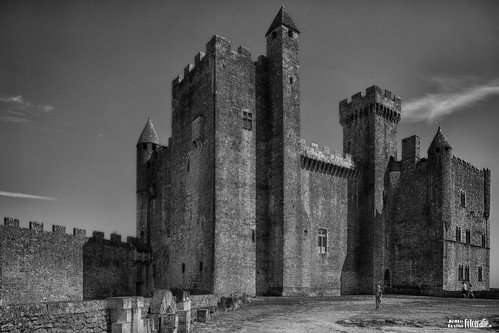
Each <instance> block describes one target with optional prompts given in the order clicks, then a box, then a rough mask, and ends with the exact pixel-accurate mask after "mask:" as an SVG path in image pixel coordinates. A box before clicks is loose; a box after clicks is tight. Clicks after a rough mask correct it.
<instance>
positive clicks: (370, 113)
mask: <svg viewBox="0 0 499 333" xmlns="http://www.w3.org/2000/svg"><path fill="white" fill-rule="evenodd" d="M400 107H401V100H400V98H399V97H398V96H395V95H394V94H392V93H391V92H390V91H388V90H383V89H382V88H380V87H378V86H372V87H370V88H367V90H366V94H365V96H362V94H361V93H360V92H359V93H357V94H355V95H353V96H352V101H351V102H350V103H348V102H347V100H343V101H341V102H340V123H341V125H342V126H343V145H344V147H343V150H344V151H345V153H347V154H351V155H352V157H353V158H354V160H355V162H356V164H357V168H358V169H359V172H360V177H359V179H358V184H355V185H353V184H352V185H351V186H350V188H349V191H355V192H357V193H358V213H357V221H356V223H357V226H356V228H353V229H354V230H358V233H359V235H358V240H359V243H360V244H362V246H359V247H358V252H357V253H356V257H357V274H358V288H359V291H360V292H371V291H372V288H373V286H374V285H375V284H377V283H379V284H382V282H383V278H384V277H383V274H384V272H385V270H386V269H387V268H389V267H388V263H387V260H386V257H387V248H386V246H385V235H386V233H387V232H388V231H389V229H388V228H387V226H386V225H385V224H386V223H385V218H383V216H382V214H383V205H384V203H385V200H384V198H386V191H385V188H384V186H385V181H384V180H385V175H386V172H387V166H388V162H389V160H390V157H394V158H396V157H397V124H398V122H399V121H400V112H401V108H400Z"/></svg>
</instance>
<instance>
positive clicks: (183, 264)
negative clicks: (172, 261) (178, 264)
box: [182, 263, 185, 274]
mask: <svg viewBox="0 0 499 333" xmlns="http://www.w3.org/2000/svg"><path fill="white" fill-rule="evenodd" d="M184 273H185V263H182V274H184Z"/></svg>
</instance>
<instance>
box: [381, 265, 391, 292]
mask: <svg viewBox="0 0 499 333" xmlns="http://www.w3.org/2000/svg"><path fill="white" fill-rule="evenodd" d="M383 286H384V290H385V293H389V292H390V288H391V280H390V270H389V269H388V268H387V269H386V270H385V279H384V283H383Z"/></svg>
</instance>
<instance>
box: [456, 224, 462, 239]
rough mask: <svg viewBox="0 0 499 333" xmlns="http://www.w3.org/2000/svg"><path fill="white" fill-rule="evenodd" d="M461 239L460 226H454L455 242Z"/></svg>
mask: <svg viewBox="0 0 499 333" xmlns="http://www.w3.org/2000/svg"><path fill="white" fill-rule="evenodd" d="M460 241H461V227H456V242H460Z"/></svg>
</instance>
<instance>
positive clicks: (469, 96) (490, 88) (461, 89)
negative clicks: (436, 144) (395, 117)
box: [402, 77, 499, 122]
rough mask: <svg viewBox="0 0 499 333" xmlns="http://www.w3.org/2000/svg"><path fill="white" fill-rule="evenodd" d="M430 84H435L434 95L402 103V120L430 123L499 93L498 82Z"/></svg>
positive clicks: (443, 81)
mask: <svg viewBox="0 0 499 333" xmlns="http://www.w3.org/2000/svg"><path fill="white" fill-rule="evenodd" d="M431 81H432V82H433V83H435V84H436V92H435V93H429V94H426V95H424V96H421V97H418V98H415V99H412V100H409V101H407V102H406V103H403V104H402V111H403V117H404V119H406V120H409V121H427V122H433V121H436V120H438V119H440V118H442V117H444V116H446V115H449V114H451V113H454V112H456V111H460V110H462V109H464V108H465V107H467V106H470V105H472V104H473V103H476V102H478V101H482V100H485V99H487V98H489V97H490V96H491V95H496V94H499V79H497V80H492V81H489V82H485V83H484V82H478V81H477V80H476V79H473V78H443V77H436V78H433V79H431Z"/></svg>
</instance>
